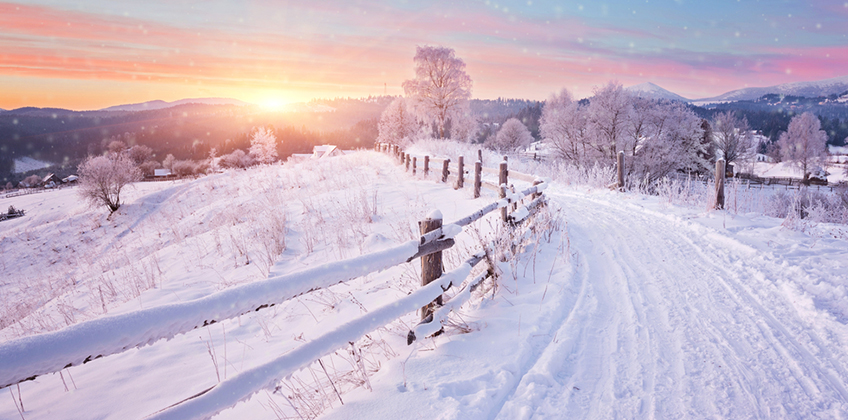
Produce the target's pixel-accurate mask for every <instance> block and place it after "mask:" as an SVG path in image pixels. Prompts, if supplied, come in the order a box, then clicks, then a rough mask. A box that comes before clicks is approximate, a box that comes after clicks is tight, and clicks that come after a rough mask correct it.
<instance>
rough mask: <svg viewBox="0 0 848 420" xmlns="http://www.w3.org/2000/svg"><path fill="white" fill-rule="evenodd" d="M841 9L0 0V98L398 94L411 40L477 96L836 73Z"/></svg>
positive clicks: (87, 100)
mask: <svg viewBox="0 0 848 420" xmlns="http://www.w3.org/2000/svg"><path fill="white" fill-rule="evenodd" d="M307 3H308V4H307ZM846 19H848V3H844V4H839V2H804V3H798V4H793V3H787V2H784V3H781V4H780V5H774V4H772V3H769V4H768V5H765V4H760V3H759V2H756V1H754V2H751V1H748V2H736V1H717V2H713V3H711V5H710V6H709V7H707V6H704V5H689V4H688V3H685V2H677V3H672V4H671V5H669V4H663V5H658V4H652V3H645V4H644V5H643V4H639V5H636V6H634V5H631V4H630V3H629V2H626V1H618V2H614V3H609V4H606V5H597V4H588V3H587V4H585V5H580V4H576V3H574V4H565V5H561V4H560V3H554V4H549V3H547V2H533V1H516V2H501V3H500V4H498V3H495V2H490V1H485V2H463V3H458V4H457V3H453V2H440V1H436V2H426V3H420V2H414V3H413V2H410V3H405V2H400V3H398V2H392V1H385V2H367V3H366V2H363V3H337V2H332V1H316V2H299V3H294V2H272V1H251V2H208V3H197V4H190V3H185V2H164V1H161V2H160V1H159V0H151V1H149V2H143V3H140V2H136V3H132V4H121V3H116V2H112V1H105V0H97V1H86V2H83V3H78V2H76V3H75V2H66V1H61V0H57V1H54V0H36V1H27V2H26V3H24V2H20V3H15V2H0V108H3V109H12V108H17V107H22V106H39V107H62V108H70V109H80V110H81V109H97V108H103V107H107V106H111V105H116V104H122V103H134V102H144V101H149V100H154V99H163V100H176V99H182V98H187V97H232V98H237V99H241V100H244V101H248V102H254V103H260V104H271V103H288V102H298V101H307V100H309V99H311V98H318V97H324V98H332V97H337V96H351V97H359V96H367V95H381V94H383V93H384V92H385V93H387V94H390V95H398V94H402V89H401V87H400V86H401V83H402V82H403V81H404V80H405V79H408V78H411V77H412V56H413V55H414V51H415V46H416V45H442V46H447V47H451V48H454V49H455V50H456V53H457V56H459V57H460V58H462V59H464V60H465V62H466V63H467V71H468V73H469V75H470V76H471V78H472V79H473V81H474V87H473V95H474V97H477V98H497V97H509V98H525V99H544V98H546V97H547V96H548V95H549V94H550V93H552V92H554V91H557V90H559V89H561V88H563V87H566V88H569V89H570V90H572V91H573V92H574V93H575V94H576V95H577V96H588V95H590V94H591V91H592V88H593V86H597V85H601V84H604V83H606V82H607V81H610V80H617V81H619V82H621V83H623V84H624V85H633V84H638V83H643V82H653V83H656V84H658V85H660V86H662V87H664V88H666V89H668V90H671V91H673V92H675V93H678V94H680V95H683V96H685V97H688V98H693V99H694V98H702V97H709V96H715V95H718V94H721V93H724V92H726V91H729V90H733V89H738V88H742V87H747V86H769V85H774V84H779V83H786V82H796V81H808V80H819V79H826V78H832V77H838V76H844V75H848V39H846V33H848V29H846V28H845V27H846V26H848V25H844V22H845V21H846Z"/></svg>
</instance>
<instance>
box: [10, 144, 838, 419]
mask: <svg viewBox="0 0 848 420" xmlns="http://www.w3.org/2000/svg"><path fill="white" fill-rule="evenodd" d="M446 151H447V150H446ZM484 160H485V161H489V160H491V157H490V156H488V155H487V156H485V157H484ZM487 163H489V164H490V163H491V162H487ZM522 170H525V171H528V170H526V169H522ZM421 178H422V177H421V175H420V174H419V175H418V176H417V177H412V175H410V174H408V173H404V172H403V171H402V169H401V168H400V167H398V166H396V165H395V164H394V163H393V161H392V160H391V159H390V158H388V157H385V156H382V155H378V154H376V153H371V152H363V153H358V154H354V155H351V156H344V157H340V158H334V159H331V160H329V161H323V160H322V161H313V162H304V163H303V164H298V165H296V166H295V165H284V166H267V167H261V168H254V169H250V170H247V171H236V172H230V173H225V174H220V175H215V176H210V177H206V178H200V179H197V180H189V181H178V182H173V183H150V184H138V185H137V187H136V188H135V189H133V190H130V193H131V196H130V197H129V198H128V200H127V204H126V205H125V206H124V208H122V210H121V211H120V212H119V213H118V214H116V215H113V216H112V217H111V218H109V219H107V218H106V212H105V211H103V210H90V209H88V208H86V207H85V206H84V205H82V204H80V203H78V199H77V198H76V197H75V195H74V194H73V189H66V190H62V191H59V192H56V193H54V194H39V195H35V196H24V197H16V198H11V199H5V200H0V204H2V205H3V206H6V205H9V204H12V205H15V207H19V208H24V209H26V210H27V217H25V218H22V219H15V220H12V221H7V222H3V223H2V224H0V238H2V239H0V251H2V254H3V256H4V257H3V260H2V263H1V264H0V278H2V281H0V294H2V296H3V301H2V305H3V307H2V310H3V312H2V313H0V315H2V320H3V325H2V327H3V329H2V330H0V334H2V338H0V339H2V340H9V339H12V338H13V337H16V336H20V335H28V334H32V333H35V332H39V331H46V330H52V329H55V328H59V327H61V326H63V325H65V324H67V323H73V322H79V321H80V320H84V319H89V318H92V317H99V316H102V315H103V314H104V312H106V313H109V314H114V313H120V312H127V311H132V310H134V309H137V308H140V307H150V306H152V305H159V304H163V303H168V302H176V301H181V300H188V299H193V298H197V297H200V296H204V295H207V294H209V293H212V292H214V291H216V290H220V289H223V288H226V287H228V286H231V285H234V284H241V283H246V282H253V281H261V280H262V279H263V278H265V277H266V276H267V274H268V273H269V272H274V273H281V272H292V271H296V270H298V269H300V268H303V267H307V266H314V265H317V264H321V263H324V262H326V261H332V260H338V259H341V258H348V257H353V256H356V255H360V254H362V253H367V252H370V251H376V250H379V249H384V248H386V247H388V246H391V245H394V244H398V243H400V242H402V241H405V240H408V239H411V238H413V237H415V236H416V232H417V227H416V221H417V220H420V219H421V218H423V216H424V215H426V214H427V213H429V211H430V210H431V209H434V208H438V209H439V210H441V211H442V213H444V216H445V220H446V221H448V222H449V221H450V220H452V219H455V218H458V217H460V216H464V215H466V214H468V213H470V212H471V211H473V210H476V209H477V208H479V207H482V206H483V205H485V204H488V203H489V202H491V201H492V200H493V199H494V198H493V197H492V196H490V195H488V196H484V197H482V198H479V199H476V200H475V199H472V198H471V193H470V190H469V189H467V188H466V189H465V190H460V191H455V190H453V189H450V188H446V187H445V186H444V184H440V183H437V182H434V180H433V179H421ZM433 178H434V177H433ZM546 194H548V197H549V200H550V205H549V207H548V210H549V213H546V214H549V215H550V218H549V219H547V221H546V222H544V221H543V222H544V223H545V224H546V225H547V226H549V227H551V229H550V230H548V231H547V233H545V234H540V235H538V236H536V237H534V238H533V239H532V240H531V241H529V242H528V243H527V244H525V245H526V247H525V248H524V250H523V253H522V254H521V257H520V258H516V259H512V260H510V261H505V262H502V263H500V265H499V271H500V278H499V281H498V284H497V286H496V287H494V288H492V287H491V284H490V283H488V286H486V287H483V288H482V289H481V290H479V291H478V292H477V293H476V295H475V296H476V297H475V299H473V300H472V303H471V304H470V305H468V306H467V307H464V308H463V309H462V310H461V311H460V312H459V313H458V314H457V315H456V316H455V317H453V318H452V325H450V326H449V327H448V328H447V329H446V332H447V333H446V334H443V335H441V336H439V337H435V338H428V339H424V340H421V341H420V342H419V344H417V345H413V346H409V347H407V346H406V342H405V338H406V332H407V331H408V329H409V327H410V326H412V325H414V322H415V315H414V314H410V315H407V316H406V317H404V318H402V319H401V320H399V321H396V322H394V323H392V324H389V325H387V326H386V327H385V328H383V329H380V330H378V331H376V332H374V333H372V334H369V336H367V337H366V338H364V339H362V340H360V341H358V342H357V343H356V346H357V348H359V349H362V350H363V358H364V360H365V368H366V370H368V371H369V373H370V376H369V380H368V382H366V380H365V378H364V377H363V376H362V374H361V369H357V368H356V367H352V366H355V365H356V363H355V362H353V357H352V356H351V354H350V351H349V350H350V349H342V350H340V351H339V352H337V354H336V355H335V356H333V357H329V358H325V359H324V364H325V366H326V367H325V368H326V369H327V370H328V373H326V374H325V371H324V370H323V369H325V368H322V367H321V366H319V365H318V364H315V365H313V366H312V367H311V368H309V369H307V370H304V371H302V372H300V374H298V375H295V376H294V377H292V378H291V379H290V380H288V381H283V382H281V387H280V388H279V389H278V391H277V392H264V393H260V394H257V395H255V396H253V398H252V399H250V400H249V401H248V402H245V403H242V404H239V405H238V406H236V407H235V408H234V409H231V410H227V411H225V412H223V413H221V414H220V415H219V416H218V417H216V418H253V419H264V418H267V419H276V418H300V416H302V417H303V418H308V417H313V416H314V415H316V414H318V413H319V412H320V411H321V410H322V407H323V408H324V409H325V411H324V413H323V415H322V416H323V417H322V418H330V419H347V418H372V419H395V418H409V419H417V418H428V419H429V418H444V419H460V418H461V419H493V418H504V419H512V418H562V417H567V418H681V417H684V418H844V417H845V416H846V414H845V413H848V325H846V323H848V296H846V293H848V291H846V284H848V228H846V227H845V226H842V225H824V224H823V225H819V226H817V227H816V228H815V229H812V228H801V229H799V228H798V223H799V222H798V221H797V220H794V219H790V220H783V219H776V218H771V217H766V216H761V215H756V214H737V212H736V211H712V210H707V206H706V204H705V203H704V204H696V205H692V206H688V207H681V206H678V205H674V204H671V203H670V202H669V200H668V199H665V198H659V197H645V196H641V195H638V194H635V193H624V194H621V193H614V192H610V191H607V190H602V189H596V188H590V187H586V186H582V185H580V184H573V183H570V182H568V180H563V179H561V180H559V181H555V182H554V183H553V184H552V185H551V187H550V188H549V189H548V190H547V191H546ZM275 215H277V216H278V215H284V216H285V218H284V219H279V218H277V220H276V221H274V220H273V219H274V217H276V216H275ZM280 222H282V223H284V226H285V228H284V230H283V231H284V233H285V250H284V251H283V252H282V254H281V255H273V254H274V251H273V250H274V249H279V246H278V247H277V248H274V243H273V242H269V241H270V239H268V238H274V237H276V238H278V236H275V235H273V234H271V233H273V232H277V233H279V232H280V230H279V224H280ZM275 226H277V227H276V228H275ZM496 226H497V223H495V222H493V221H492V220H487V221H483V222H481V223H478V224H477V225H476V227H475V228H473V229H469V231H468V232H467V233H466V234H463V235H462V236H461V237H457V239H458V240H459V241H460V246H458V247H457V248H456V249H455V250H451V251H449V252H447V253H446V262H445V265H446V269H451V268H452V267H455V266H456V265H457V264H459V262H460V261H462V260H464V258H465V257H466V256H467V254H468V253H469V252H470V250H472V249H473V248H475V247H476V246H477V244H478V243H479V239H477V238H476V236H477V235H478V234H482V235H487V234H489V232H490V231H492V230H494V229H497V228H496ZM269 232H271V233H269ZM263 238H264V239H263ZM278 245H279V244H278ZM248 260H249V261H250V263H248ZM274 261H278V262H277V263H276V265H274V264H273V262H274ZM417 270H418V265H417V264H414V263H413V264H407V265H403V266H399V267H396V268H394V269H391V270H387V271H384V272H382V273H378V274H372V275H369V276H366V277H364V278H361V279H358V280H354V281H352V282H350V283H348V284H343V285H339V286H335V287H334V288H331V289H329V290H326V291H319V292H316V293H314V294H312V295H308V296H304V297H301V298H298V299H295V300H293V301H291V302H289V303H287V304H283V305H277V306H275V307H273V308H269V309H266V310H263V311H259V312H255V313H252V314H249V315H244V316H241V317H239V318H238V319H233V320H231V321H225V322H222V323H220V324H214V325H212V326H210V327H208V328H203V329H198V330H194V331H193V332H190V333H188V334H185V335H182V336H178V337H176V338H174V339H172V340H169V341H166V342H159V343H156V344H154V345H152V346H147V347H144V348H141V349H134V350H130V351H127V352H125V353H122V354H119V355H116V356H110V357H107V358H104V359H100V360H96V361H94V362H91V363H88V364H86V365H83V366H79V367H72V368H70V369H67V370H65V371H63V374H62V375H59V374H51V375H45V376H43V377H39V378H37V379H36V380H35V381H30V382H25V383H23V384H21V387H20V389H21V393H22V396H21V400H22V402H23V404H24V407H25V409H26V412H25V413H24V415H25V416H26V417H25V418H26V419H48V418H68V419H73V418H80V419H83V418H85V419H88V418H115V419H118V418H143V417H145V416H147V415H149V414H152V413H154V412H156V411H157V410H160V409H162V408H164V407H167V406H168V405H170V404H173V403H175V402H177V401H180V400H182V399H184V398H187V397H189V396H191V395H194V394H196V393H198V392H201V391H203V390H205V389H207V388H209V387H210V386H212V385H214V384H216V383H217V382H218V380H219V378H220V379H224V378H225V377H228V376H231V375H233V373H235V372H239V371H242V370H244V369H247V368H249V367H251V366H256V365H258V364H259V363H262V362H263V361H266V360H269V359H271V358H273V357H276V356H278V355H280V354H282V353H285V352H287V351H290V350H291V349H293V348H295V347H296V346H298V345H299V344H300V343H302V342H304V341H306V340H309V339H310V338H313V337H316V336H318V335H320V334H321V333H323V332H325V331H328V330H330V329H332V328H333V327H334V326H337V325H339V324H341V323H342V322H344V321H346V320H349V319H351V318H353V317H356V316H359V315H360V314H367V313H368V312H369V311H371V310H373V309H374V308H377V307H380V306H382V305H385V304H387V303H389V302H391V301H392V300H394V299H397V298H399V297H401V296H406V295H407V293H409V292H410V291H412V290H415V289H416V288H417V282H418V274H417ZM110 285H111V286H110ZM109 287H112V288H114V289H115V292H114V293H113V292H111V291H109V292H108V293H106V292H107V290H109ZM0 363H2V362H0ZM328 377H332V378H333V382H334V384H335V385H336V387H338V388H340V390H341V391H348V392H345V393H343V394H342V395H341V396H336V395H335V393H334V390H333V387H332V386H330V384H329V381H328V379H327V378H328ZM71 378H73V379H71ZM315 382H318V383H321V384H322V386H315V385H314V383H315ZM369 384H370V387H372V388H373V390H371V391H369V390H368V389H367V388H368V386H367V385H369ZM66 387H67V391H66ZM17 392H18V391H17V388H16V387H12V388H11V389H10V391H9V393H10V394H11V397H6V398H2V399H0V418H3V419H6V418H9V419H12V418H19V417H20V416H19V414H18V412H17V410H16V407H15V405H13V401H14V400H16V399H17V398H18V393H17ZM4 393H6V392H4ZM340 399H341V400H343V401H344V405H341V404H340V402H339V400H340ZM319 406H321V407H319ZM292 407H296V408H297V411H295V409H293V408H292Z"/></svg>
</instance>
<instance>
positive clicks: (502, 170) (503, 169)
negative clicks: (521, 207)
mask: <svg viewBox="0 0 848 420" xmlns="http://www.w3.org/2000/svg"><path fill="white" fill-rule="evenodd" d="M498 169H499V171H498V188H499V189H500V192H499V193H498V197H500V198H506V183H507V182H508V181H507V179H508V175H509V170H508V169H507V163H506V156H504V160H503V162H501V164H500V167H499V168H498ZM507 207H508V206H506V207H501V219H502V220H503V221H504V222H506V221H507V219H508V218H509V216H508V214H507Z"/></svg>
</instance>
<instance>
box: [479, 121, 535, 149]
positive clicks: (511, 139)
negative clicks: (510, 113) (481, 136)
mask: <svg viewBox="0 0 848 420" xmlns="http://www.w3.org/2000/svg"><path fill="white" fill-rule="evenodd" d="M532 142H533V136H532V135H531V134H530V130H528V129H527V127H526V126H525V125H524V124H523V123H522V122H521V121H519V120H518V119H517V118H510V119H508V120H506V122H505V123H503V125H502V126H501V129H500V131H498V134H497V135H496V136H494V137H490V138H489V141H487V142H486V146H488V147H489V148H490V149H494V150H497V151H501V152H506V151H515V150H518V149H522V148H525V147H527V146H528V145H529V144H530V143H532Z"/></svg>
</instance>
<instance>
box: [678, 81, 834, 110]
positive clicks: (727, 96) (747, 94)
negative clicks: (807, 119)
mask: <svg viewBox="0 0 848 420" xmlns="http://www.w3.org/2000/svg"><path fill="white" fill-rule="evenodd" d="M845 91H848V76H842V77H834V78H832V79H825V80H818V81H813V82H794V83H784V84H781V85H775V86H769V87H750V88H744V89H738V90H733V91H730V92H727V93H724V94H721V95H719V96H715V97H712V98H702V99H695V100H693V101H692V102H694V103H695V104H709V103H719V102H732V101H750V100H754V99H757V98H759V97H761V96H763V95H766V94H769V93H776V94H783V95H793V96H804V97H807V98H815V97H819V96H828V95H835V94H841V93H843V92H845Z"/></svg>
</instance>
